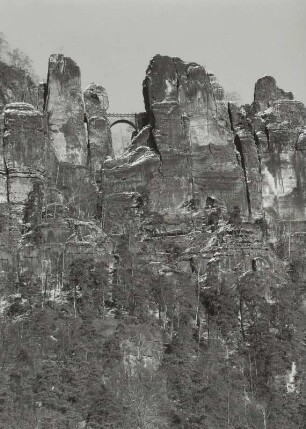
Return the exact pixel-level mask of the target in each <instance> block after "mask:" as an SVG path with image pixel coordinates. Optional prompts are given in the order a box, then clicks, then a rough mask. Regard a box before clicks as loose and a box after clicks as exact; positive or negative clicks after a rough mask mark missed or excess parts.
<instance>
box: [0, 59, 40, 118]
mask: <svg viewBox="0 0 306 429" xmlns="http://www.w3.org/2000/svg"><path fill="white" fill-rule="evenodd" d="M14 102H24V103H30V104H33V105H34V106H36V105H37V86H36V84H35V82H33V80H32V79H31V77H30V76H29V75H28V74H27V73H26V72H25V71H24V70H21V69H19V68H17V67H12V66H9V65H7V64H5V63H3V62H2V61H0V114H1V113H2V112H3V110H4V107H5V105H6V104H9V103H14Z"/></svg>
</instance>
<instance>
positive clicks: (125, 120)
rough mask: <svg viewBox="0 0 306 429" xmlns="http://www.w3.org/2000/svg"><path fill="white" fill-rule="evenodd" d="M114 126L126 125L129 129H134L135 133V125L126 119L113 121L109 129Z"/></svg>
mask: <svg viewBox="0 0 306 429" xmlns="http://www.w3.org/2000/svg"><path fill="white" fill-rule="evenodd" d="M116 124H127V125H130V126H131V127H133V128H134V130H135V131H137V128H136V125H135V124H134V123H133V122H131V121H129V120H128V119H117V120H116V121H114V122H113V123H112V124H111V125H110V128H112V127H113V126H114V125H116Z"/></svg>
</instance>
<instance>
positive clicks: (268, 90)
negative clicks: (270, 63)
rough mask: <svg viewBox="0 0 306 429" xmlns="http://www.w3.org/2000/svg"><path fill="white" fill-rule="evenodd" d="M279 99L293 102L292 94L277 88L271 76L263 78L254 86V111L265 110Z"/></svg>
mask: <svg viewBox="0 0 306 429" xmlns="http://www.w3.org/2000/svg"><path fill="white" fill-rule="evenodd" d="M279 99H288V100H293V94H292V92H285V91H283V90H282V89H280V88H278V87H277V85H276V80H275V79H274V78H273V77H272V76H264V77H262V78H261V79H258V81H257V82H256V84H255V92H254V103H255V107H256V110H261V111H263V110H266V109H268V107H270V106H271V104H272V103H273V102H274V101H276V100H279Z"/></svg>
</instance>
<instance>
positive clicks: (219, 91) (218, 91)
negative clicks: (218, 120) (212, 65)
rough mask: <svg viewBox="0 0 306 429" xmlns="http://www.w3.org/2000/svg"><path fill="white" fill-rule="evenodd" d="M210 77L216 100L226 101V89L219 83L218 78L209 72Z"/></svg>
mask: <svg viewBox="0 0 306 429" xmlns="http://www.w3.org/2000/svg"><path fill="white" fill-rule="evenodd" d="M207 74H208V77H209V80H210V83H211V86H212V88H213V93H214V96H215V99H216V100H219V101H222V100H223V99H224V88H223V86H222V85H221V84H220V82H218V80H217V77H216V76H215V75H214V73H212V72H208V73H207Z"/></svg>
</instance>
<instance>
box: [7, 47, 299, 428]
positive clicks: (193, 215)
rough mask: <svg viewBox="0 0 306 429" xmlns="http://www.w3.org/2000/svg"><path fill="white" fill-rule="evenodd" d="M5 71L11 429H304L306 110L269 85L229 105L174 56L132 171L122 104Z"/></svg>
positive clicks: (157, 79) (65, 61)
mask: <svg viewBox="0 0 306 429" xmlns="http://www.w3.org/2000/svg"><path fill="white" fill-rule="evenodd" d="M3 67H4V68H5V67H6V68H5V73H4V75H2V74H0V97H1V98H0V103H1V104H2V105H3V118H2V119H1V120H2V125H1V129H2V130H3V133H2V135H1V140H2V144H1V150H0V155H1V157H0V240H1V241H0V263H1V267H0V276H1V277H0V280H1V291H0V292H1V308H0V309H1V317H2V318H3V320H4V321H5V323H7V325H6V326H7V327H6V328H5V329H6V330H4V331H3V338H4V340H3V342H4V343H5V344H6V341H7V342H8V343H9V339H10V338H12V337H13V333H14V332H15V334H16V335H17V338H18V341H19V342H18V344H16V350H17V352H16V350H15V349H14V347H15V345H14V347H12V348H8V349H7V350H8V351H6V352H5V353H6V354H3V356H2V355H1V356H2V357H1V359H3V361H2V364H3V367H5V368H6V369H7V372H6V375H4V376H3V380H2V382H3V385H4V386H8V387H7V388H8V389H9V390H10V392H11V394H12V395H15V396H14V399H13V400H12V401H11V400H10V399H9V398H8V397H5V398H4V399H3V401H4V403H5V405H6V407H7V409H9V410H10V413H11V414H10V416H11V417H6V418H7V419H9V418H11V419H14V418H15V420H12V421H13V422H14V423H9V424H10V425H11V426H9V424H8V423H7V421H8V420H5V419H4V417H3V421H1V424H2V423H3V422H5V423H3V424H6V427H21V426H20V425H19V423H18V422H20V420H18V418H17V417H16V416H15V414H16V413H15V414H14V412H13V410H14V407H13V405H12V404H16V405H14V406H16V407H19V408H20V410H21V411H20V416H21V414H22V416H23V417H22V418H23V420H22V421H23V427H24V428H28V427H29V428H30V427H31V424H32V427H33V421H34V420H35V419H37V421H39V422H41V423H39V424H41V425H42V426H39V427H47V426H46V425H48V424H49V423H50V421H53V423H54V422H55V421H56V422H57V423H56V426H54V427H58V428H62V427H63V428H64V427H78V428H88V429H89V428H98V427H104V426H103V424H106V423H105V422H107V424H108V425H109V426H107V427H114V428H116V429H118V428H129V429H130V428H133V427H135V428H136V427H144V428H153V427H154V428H166V427H170V428H178V427H184V428H187V429H189V428H190V429H194V428H200V427H201V428H202V427H209V428H212V429H214V428H220V427H221V428H223V427H224V428H225V427H227V428H228V427H233V428H237V429H238V428H242V427H244V428H247V427H255V426H256V427H265V426H263V425H264V424H266V423H267V421H268V424H269V425H270V426H267V427H271V428H277V427H287V428H292V429H293V428H295V429H297V428H299V427H302V426H300V425H301V424H302V423H301V422H303V420H302V419H303V417H301V416H302V412H300V411H298V412H295V411H296V408H295V407H296V405H295V404H300V407H301V408H300V409H302V406H303V400H302V393H303V389H304V387H303V382H302V381H301V380H302V376H303V371H304V370H305V362H304V361H303V359H302V358H301V350H302V347H303V344H302V339H301V338H302V335H303V333H302V327H301V314H303V313H301V312H300V311H301V303H302V302H303V299H304V298H305V290H304V288H303V286H302V285H303V282H304V280H305V275H306V273H305V271H304V270H305V269H304V268H303V267H304V265H305V264H304V262H305V260H306V254H305V236H306V231H305V225H306V222H305V221H306V218H305V217H306V211H305V209H306V194H305V185H306V177H305V167H306V165H305V164H306V159H305V154H306V150H305V148H306V146H305V141H306V138H305V135H306V131H305V130H306V109H305V106H304V105H303V104H302V103H301V102H299V101H296V100H294V98H293V95H292V93H290V92H285V91H283V90H281V89H279V88H278V87H277V85H276V82H275V80H274V79H273V78H272V77H268V76H267V77H264V78H261V79H259V80H258V81H257V83H256V84H255V92H254V100H253V102H252V103H251V104H250V105H244V106H238V105H236V104H234V103H226V102H225V101H224V90H223V88H222V86H221V85H220V84H219V83H218V82H217V81H216V79H215V77H214V75H213V74H212V73H207V72H206V70H205V68H204V67H202V66H200V65H198V64H196V63H186V62H184V61H182V60H181V59H179V58H171V57H168V56H161V55H157V56H155V57H154V58H153V59H152V60H151V61H150V64H149V67H148V69H147V72H146V76H145V79H144V82H143V94H144V104H145V109H146V113H145V114H139V115H138V116H137V118H138V119H139V120H138V124H137V126H138V128H139V132H138V133H137V135H135V136H134V138H133V140H132V142H131V145H130V146H129V147H128V148H127V149H126V150H125V152H124V153H123V154H122V155H120V156H118V157H115V156H114V150H113V147H112V142H111V133H110V125H109V122H108V118H107V109H108V96H107V93H106V90H105V89H104V88H103V87H102V86H101V85H97V84H91V85H90V86H89V87H88V88H87V89H86V90H85V93H84V96H83V95H82V91H81V80H80V70H79V67H78V66H77V64H76V63H75V62H74V61H73V60H71V59H70V58H67V57H64V56H63V55H52V56H51V57H50V60H49V71H48V79H47V83H46V84H45V85H40V86H39V87H38V88H36V87H35V85H34V84H33V83H32V82H31V81H30V80H29V78H28V77H27V76H26V75H25V74H24V73H23V72H21V71H18V70H16V69H15V68H7V66H3ZM1 70H2V69H1V68H0V72H1ZM1 73H2V72H1ZM16 82H18V85H17V84H16ZM1 320H2V319H1ZM33 321H35V323H34V322H33ZM16 327H17V328H16ZM15 330H16V331H15ZM7 332H9V333H10V335H11V336H10V335H9V336H6V335H8V334H7ZM24 356H26V357H24ZM18 359H19V360H18ZM17 360H18V362H23V363H22V365H23V366H22V365H21V364H20V365H21V367H20V368H22V370H20V369H18V370H17V369H16V367H15V366H14V365H15V362H17ZM33 362H34V363H33ZM18 371H19V372H18ZM58 371H60V374H61V377H58V376H57V375H56V373H57V372H58ZM147 371H149V375H148V372H147ZM8 374H9V375H8ZM16 374H17V375H16ZM14 377H15V378H14ZM18 377H19V378H18ZM161 378H162V379H163V380H164V381H165V382H164V383H161V382H159V380H160V379H161ZM17 379H18V380H19V379H22V380H23V382H22V383H21V384H20V386H21V387H20V389H21V391H22V395H24V396H22V397H21V396H18V394H16V393H15V390H16V388H15V387H14V386H15V385H14V383H18V382H17V381H16V380H17ZM67 380H68V381H67ZM97 380H102V381H101V385H100V384H99V383H100V381H99V382H98V381H97ZM139 380H140V381H139ZM97 383H98V384H97ZM16 386H17V384H16ZM67 386H70V387H69V388H68V387H67ZM71 386H72V387H71ZM84 386H86V387H84ZM53 387H54V389H53ZM14 389H15V390H14ZM27 389H28V390H27ZM69 389H70V390H69ZM84 389H85V390H86V395H85V399H84V401H83V402H82V401H81V399H80V398H81V396H83V395H81V394H80V392H82V390H84ZM28 391H30V392H31V395H32V396H31V398H32V399H31V401H32V402H31V401H30V402H31V403H32V404H38V405H33V409H32V408H31V410H32V411H31V413H32V414H31V415H32V416H35V419H34V417H33V419H34V420H33V419H32V420H31V417H29V415H28V414H27V410H26V407H25V406H24V404H25V403H26V404H27V403H28V402H27V401H28V396H27V394H28V393H26V392H28ZM206 391H208V392H209V394H207V395H206ZM154 392H155V393H154ZM156 392H157V393H156ZM224 392H225V393H224ZM0 393H1V392H0ZM143 398H146V404H144V403H143V402H142V401H143ZM14 401H15V402H14ZM35 401H36V402H35ZM30 402H29V403H30ZM102 403H103V404H107V406H106V405H105V407H104V405H103V406H101V404H102ZM93 404H100V406H99V407H100V408H99V407H98V406H94V405H93ZM139 404H140V405H139ZM241 404H242V405H241ZM145 405H146V406H145ZM103 407H104V408H103ZM283 409H285V410H286V411H283ZM63 410H65V411H63ZM99 410H100V411H99ZM101 410H102V411H101ZM105 410H106V411H105ZM110 410H111V411H110ZM203 410H205V412H204V411H203ZM280 410H282V411H283V414H284V415H283V416H282V417H280ZM99 413H100V414H99ZM124 415H125V416H126V417H124ZM12 416H13V417H12ZM14 416H15V417H14ZM50 416H51V417H50ZM1 418H2V417H1ZM20 418H21V417H20ZM282 419H283V420H282ZM143 422H146V423H143ZM250 422H251V423H250ZM304 422H305V420H304ZM281 424H283V426H281ZM18 425H19V426H18ZM65 425H66V426H65ZM67 425H68V426H67ZM69 425H70V426H69ZM101 425H102V426H101ZM141 425H142V426H141ZM105 427H106V426H105Z"/></svg>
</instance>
